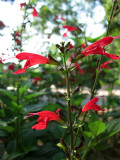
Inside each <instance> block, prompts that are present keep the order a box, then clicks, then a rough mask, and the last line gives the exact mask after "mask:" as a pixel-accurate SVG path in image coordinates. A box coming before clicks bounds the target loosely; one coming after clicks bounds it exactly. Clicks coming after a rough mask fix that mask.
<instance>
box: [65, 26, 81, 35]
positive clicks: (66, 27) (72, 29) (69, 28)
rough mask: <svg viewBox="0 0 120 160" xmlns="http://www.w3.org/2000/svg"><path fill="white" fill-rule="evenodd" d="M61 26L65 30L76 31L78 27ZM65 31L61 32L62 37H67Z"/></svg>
mask: <svg viewBox="0 0 120 160" xmlns="http://www.w3.org/2000/svg"><path fill="white" fill-rule="evenodd" d="M63 28H65V29H67V32H71V31H76V30H77V29H78V28H76V27H73V26H63ZM67 32H66V33H64V34H63V37H67Z"/></svg>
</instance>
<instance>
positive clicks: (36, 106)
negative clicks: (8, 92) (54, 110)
mask: <svg viewBox="0 0 120 160" xmlns="http://www.w3.org/2000/svg"><path fill="white" fill-rule="evenodd" d="M46 105H48V103H47V102H40V103H37V104H31V105H26V106H24V107H23V108H22V109H23V110H24V112H26V113H28V112H36V111H40V110H42V109H43V108H44V107H45V106H46Z"/></svg>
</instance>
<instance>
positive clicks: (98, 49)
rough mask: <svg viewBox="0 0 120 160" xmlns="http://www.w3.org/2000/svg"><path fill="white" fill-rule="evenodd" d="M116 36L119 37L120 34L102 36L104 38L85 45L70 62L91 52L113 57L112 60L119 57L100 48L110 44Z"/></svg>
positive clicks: (91, 53)
mask: <svg viewBox="0 0 120 160" xmlns="http://www.w3.org/2000/svg"><path fill="white" fill-rule="evenodd" d="M116 38H120V36H118V37H110V36H108V37H104V38H102V39H100V40H98V41H96V42H95V43H93V44H91V45H90V46H88V47H86V48H85V49H84V50H83V51H82V52H81V53H80V54H78V55H77V56H76V57H75V58H74V59H73V60H72V62H75V61H77V60H79V59H80V58H83V57H86V56H89V55H93V54H99V55H104V56H106V57H108V58H110V59H114V60H118V59H120V58H119V57H118V56H117V55H114V54H109V53H106V52H105V50H104V49H103V48H102V47H104V46H106V45H108V44H110V43H111V42H112V41H113V40H114V39H116Z"/></svg>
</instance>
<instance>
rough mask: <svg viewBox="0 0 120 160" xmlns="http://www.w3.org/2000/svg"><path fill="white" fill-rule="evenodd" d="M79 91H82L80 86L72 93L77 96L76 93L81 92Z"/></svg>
mask: <svg viewBox="0 0 120 160" xmlns="http://www.w3.org/2000/svg"><path fill="white" fill-rule="evenodd" d="M79 89H80V86H77V87H76V88H75V90H74V91H73V92H72V94H75V93H77V92H79Z"/></svg>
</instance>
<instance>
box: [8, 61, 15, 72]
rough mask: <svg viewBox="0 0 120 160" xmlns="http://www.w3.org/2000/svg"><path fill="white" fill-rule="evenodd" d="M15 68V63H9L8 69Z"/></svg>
mask: <svg viewBox="0 0 120 160" xmlns="http://www.w3.org/2000/svg"><path fill="white" fill-rule="evenodd" d="M14 68H15V65H14V63H11V64H9V66H8V69H9V70H12V71H13V70H14Z"/></svg>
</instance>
